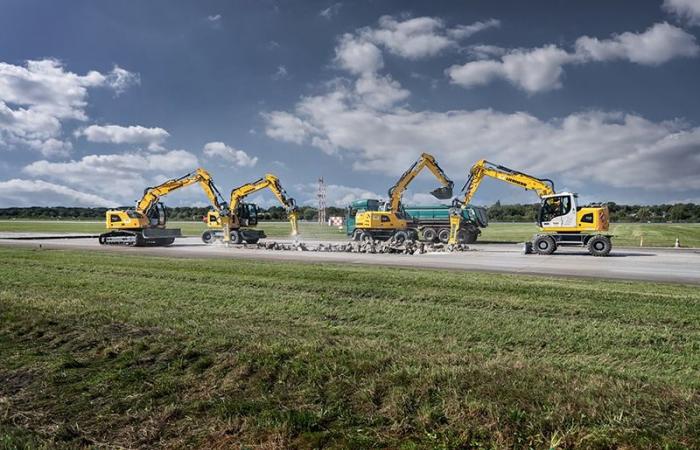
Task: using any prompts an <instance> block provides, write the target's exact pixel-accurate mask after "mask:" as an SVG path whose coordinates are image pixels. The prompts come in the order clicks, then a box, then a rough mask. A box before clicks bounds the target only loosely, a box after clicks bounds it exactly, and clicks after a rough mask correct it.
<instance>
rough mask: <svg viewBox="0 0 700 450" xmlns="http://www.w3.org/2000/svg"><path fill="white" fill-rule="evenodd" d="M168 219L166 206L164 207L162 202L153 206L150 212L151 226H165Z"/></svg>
mask: <svg viewBox="0 0 700 450" xmlns="http://www.w3.org/2000/svg"><path fill="white" fill-rule="evenodd" d="M167 219H168V218H167V214H166V212H165V205H163V204H162V203H161V202H158V203H156V204H155V205H153V207H152V208H151V209H150V210H149V211H148V221H149V222H150V224H151V226H154V227H156V226H164V225H165V222H167Z"/></svg>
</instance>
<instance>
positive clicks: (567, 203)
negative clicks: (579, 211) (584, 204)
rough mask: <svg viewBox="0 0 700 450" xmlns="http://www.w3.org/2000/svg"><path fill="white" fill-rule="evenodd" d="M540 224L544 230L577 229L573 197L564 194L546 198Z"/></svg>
mask: <svg viewBox="0 0 700 450" xmlns="http://www.w3.org/2000/svg"><path fill="white" fill-rule="evenodd" d="M540 222H541V226H542V228H575V227H576V207H575V206H574V202H573V199H572V195H571V194H562V195H554V196H551V197H547V198H545V199H544V202H543V203H542V210H541V212H540Z"/></svg>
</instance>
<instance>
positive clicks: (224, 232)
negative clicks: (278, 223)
mask: <svg viewBox="0 0 700 450" xmlns="http://www.w3.org/2000/svg"><path fill="white" fill-rule="evenodd" d="M263 189H270V190H271V191H272V193H273V194H274V195H275V197H277V200H279V202H280V203H281V204H282V206H284V208H285V210H286V212H287V218H288V219H289V223H290V224H291V227H292V232H291V235H292V236H296V235H297V234H299V228H298V224H297V222H298V219H299V210H298V208H297V205H296V202H295V201H294V199H293V198H291V197H289V195H287V192H286V191H285V190H284V188H282V185H281V184H280V180H279V178H277V177H276V176H275V175H273V174H271V173H268V174H265V176H264V177H262V178H260V179H259V180H256V181H253V182H252V183H246V184H244V185H243V186H239V187H237V188H234V189H233V190H232V191H231V201H230V203H229V209H228V214H221V209H220V208H216V207H215V209H213V210H210V211H209V212H208V213H207V215H206V217H205V221H206V222H207V226H208V227H209V228H210V229H209V230H206V231H205V232H204V233H202V241H204V243H206V244H212V243H214V242H216V241H217V240H218V239H221V240H223V242H224V243H225V244H228V243H231V244H240V243H242V242H244V241H245V242H247V243H249V244H254V243H256V242H258V240H260V239H262V238H265V237H266V236H265V232H264V231H263V230H256V229H253V228H251V227H254V226H255V225H257V223H258V220H257V206H256V205H255V204H252V203H244V202H243V199H244V198H246V197H247V196H249V195H251V194H253V193H255V192H258V191H260V190H263Z"/></svg>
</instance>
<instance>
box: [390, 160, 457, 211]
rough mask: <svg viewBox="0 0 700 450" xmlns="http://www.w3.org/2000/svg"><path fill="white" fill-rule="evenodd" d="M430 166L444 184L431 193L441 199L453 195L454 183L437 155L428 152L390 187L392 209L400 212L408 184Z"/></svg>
mask: <svg viewBox="0 0 700 450" xmlns="http://www.w3.org/2000/svg"><path fill="white" fill-rule="evenodd" d="M426 167H427V168H428V169H429V170H430V171H431V172H432V173H433V175H435V178H437V179H438V181H439V182H440V183H441V184H442V187H440V188H437V189H435V190H434V191H432V192H431V194H432V195H433V196H434V197H436V198H439V199H441V200H445V199H448V198H450V197H452V187H453V185H454V183H453V182H452V180H450V179H449V178H448V177H447V175H445V172H444V171H443V170H442V168H441V167H440V166H439V165H438V163H437V161H435V157H433V155H430V154H428V153H423V154H421V156H420V158H418V160H416V162H414V163H413V165H412V166H411V167H409V168H408V170H407V171H406V172H404V173H403V175H401V177H400V178H399V181H397V182H396V184H395V185H394V186H392V187H391V189H389V205H390V211H393V212H398V211H399V209H400V207H401V197H402V196H403V194H404V192H405V191H406V188H408V185H409V184H411V182H412V181H413V179H414V178H416V176H418V174H419V173H420V172H421V171H422V170H423V169H424V168H426Z"/></svg>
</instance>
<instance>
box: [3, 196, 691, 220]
mask: <svg viewBox="0 0 700 450" xmlns="http://www.w3.org/2000/svg"><path fill="white" fill-rule="evenodd" d="M608 208H609V209H610V220H611V221H613V222H700V205H697V204H694V203H676V204H672V205H671V204H663V205H618V204H617V203H608ZM166 210H167V214H168V218H170V219H171V220H184V221H199V220H202V217H204V215H205V214H206V212H207V211H208V210H209V207H189V206H180V207H175V208H170V207H166ZM487 210H488V215H489V220H490V221H491V222H534V221H535V220H536V218H537V211H538V210H539V205H538V204H524V205H523V204H516V205H502V204H501V202H500V201H498V202H496V203H495V204H493V205H491V206H489V207H488V208H487ZM106 211H107V208H77V207H76V208H73V207H62V206H56V207H43V206H34V207H29V208H0V219H3V220H8V219H37V220H40V219H55V220H58V219H66V220H68V219H72V220H103V219H104V216H105V212H106ZM326 216H327V217H332V216H342V217H344V216H345V208H338V207H334V206H331V207H328V208H327V209H326ZM317 217H318V210H317V209H316V208H315V207H313V206H301V207H299V218H300V219H301V220H306V221H315V220H317ZM258 218H259V220H261V221H281V220H286V219H287V213H286V212H285V210H284V208H283V207H281V206H272V207H270V208H267V209H265V208H259V210H258Z"/></svg>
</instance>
